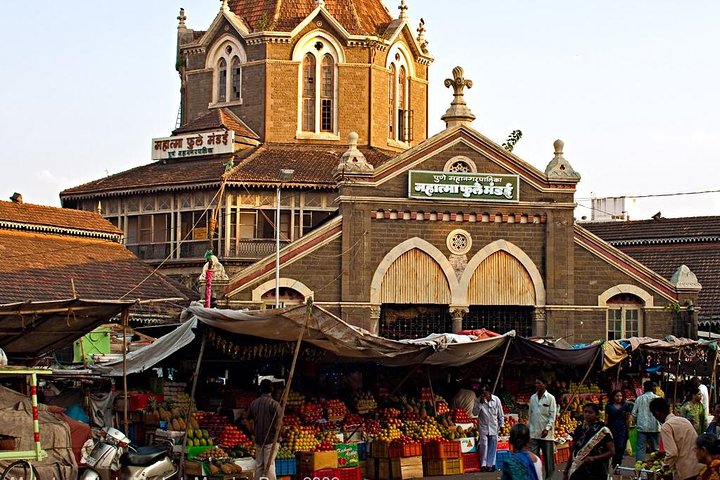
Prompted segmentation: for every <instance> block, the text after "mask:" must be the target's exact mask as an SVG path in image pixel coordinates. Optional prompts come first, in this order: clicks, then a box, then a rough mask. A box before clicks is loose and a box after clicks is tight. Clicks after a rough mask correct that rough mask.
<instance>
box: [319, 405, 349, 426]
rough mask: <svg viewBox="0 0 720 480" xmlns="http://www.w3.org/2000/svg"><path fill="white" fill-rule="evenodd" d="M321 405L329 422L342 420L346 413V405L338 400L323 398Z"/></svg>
mask: <svg viewBox="0 0 720 480" xmlns="http://www.w3.org/2000/svg"><path fill="white" fill-rule="evenodd" d="M323 407H325V412H326V415H327V417H326V418H327V419H328V421H329V422H342V421H343V420H344V419H345V415H347V413H348V409H347V406H345V403H343V402H342V401H340V400H325V402H323Z"/></svg>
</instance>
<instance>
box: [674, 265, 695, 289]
mask: <svg viewBox="0 0 720 480" xmlns="http://www.w3.org/2000/svg"><path fill="white" fill-rule="evenodd" d="M670 282H671V283H672V284H673V285H675V287H676V288H680V289H683V290H700V289H702V285H700V282H698V279H697V276H696V275H695V274H694V273H693V272H692V271H691V270H690V269H689V268H688V266H687V265H680V266H679V267H678V269H677V270H675V273H673V276H672V278H670Z"/></svg>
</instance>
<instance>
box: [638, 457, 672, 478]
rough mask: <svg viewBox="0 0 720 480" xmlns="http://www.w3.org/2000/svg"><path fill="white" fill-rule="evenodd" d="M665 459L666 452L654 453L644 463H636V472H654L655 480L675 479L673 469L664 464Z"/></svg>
mask: <svg viewBox="0 0 720 480" xmlns="http://www.w3.org/2000/svg"><path fill="white" fill-rule="evenodd" d="M664 459H665V453H664V452H652V453H651V454H650V456H649V457H648V459H647V460H645V461H644V462H643V461H637V462H635V470H637V471H638V472H640V471H643V470H644V471H645V472H652V474H653V475H654V477H655V480H671V479H672V478H673V474H672V468H670V466H669V465H667V464H666V463H665V462H664ZM638 476H640V475H638ZM646 476H647V475H646Z"/></svg>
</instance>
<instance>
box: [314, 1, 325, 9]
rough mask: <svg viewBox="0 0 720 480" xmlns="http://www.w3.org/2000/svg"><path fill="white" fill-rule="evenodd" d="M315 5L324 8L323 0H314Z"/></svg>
mask: <svg viewBox="0 0 720 480" xmlns="http://www.w3.org/2000/svg"><path fill="white" fill-rule="evenodd" d="M315 5H317V6H318V7H322V8H325V0H315Z"/></svg>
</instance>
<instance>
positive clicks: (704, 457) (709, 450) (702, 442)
mask: <svg viewBox="0 0 720 480" xmlns="http://www.w3.org/2000/svg"><path fill="white" fill-rule="evenodd" d="M695 456H696V457H697V461H698V462H699V463H702V464H704V465H705V466H704V467H703V469H702V470H700V474H699V475H698V480H720V440H718V438H717V437H716V436H715V435H712V434H710V433H703V434H702V435H699V436H698V437H697V439H696V440H695Z"/></svg>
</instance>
